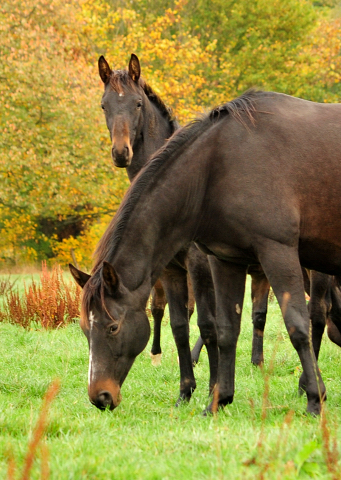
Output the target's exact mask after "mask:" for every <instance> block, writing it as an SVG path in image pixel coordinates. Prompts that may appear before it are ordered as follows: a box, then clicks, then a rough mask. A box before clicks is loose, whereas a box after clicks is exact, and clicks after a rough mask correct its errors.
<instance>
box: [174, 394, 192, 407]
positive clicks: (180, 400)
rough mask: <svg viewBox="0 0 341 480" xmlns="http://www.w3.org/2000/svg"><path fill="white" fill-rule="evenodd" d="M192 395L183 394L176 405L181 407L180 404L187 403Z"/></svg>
mask: <svg viewBox="0 0 341 480" xmlns="http://www.w3.org/2000/svg"><path fill="white" fill-rule="evenodd" d="M190 399H191V397H190V396H188V395H185V394H181V395H180V397H179V398H178V399H177V401H176V404H175V406H176V407H180V405H184V404H187V403H188V402H189V401H190Z"/></svg>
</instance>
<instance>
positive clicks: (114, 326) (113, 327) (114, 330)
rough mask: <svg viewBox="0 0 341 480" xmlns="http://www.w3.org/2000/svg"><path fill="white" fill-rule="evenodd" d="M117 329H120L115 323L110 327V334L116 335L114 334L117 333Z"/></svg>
mask: <svg viewBox="0 0 341 480" xmlns="http://www.w3.org/2000/svg"><path fill="white" fill-rule="evenodd" d="M117 329H118V325H116V324H115V323H113V324H112V325H110V327H109V332H110V333H114V332H116V330H117Z"/></svg>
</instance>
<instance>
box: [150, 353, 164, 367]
mask: <svg viewBox="0 0 341 480" xmlns="http://www.w3.org/2000/svg"><path fill="white" fill-rule="evenodd" d="M161 357H162V353H157V354H156V355H153V354H152V353H151V352H150V358H151V359H152V365H153V367H159V366H160V365H161Z"/></svg>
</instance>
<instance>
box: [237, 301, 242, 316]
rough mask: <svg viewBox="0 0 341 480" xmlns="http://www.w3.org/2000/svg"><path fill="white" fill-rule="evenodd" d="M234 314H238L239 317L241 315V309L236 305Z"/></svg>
mask: <svg viewBox="0 0 341 480" xmlns="http://www.w3.org/2000/svg"><path fill="white" fill-rule="evenodd" d="M236 312H237V313H238V315H240V313H241V308H240V306H239V304H238V303H236Z"/></svg>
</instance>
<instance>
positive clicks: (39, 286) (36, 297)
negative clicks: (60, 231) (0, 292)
mask: <svg viewBox="0 0 341 480" xmlns="http://www.w3.org/2000/svg"><path fill="white" fill-rule="evenodd" d="M80 292H81V291H80V288H79V287H78V286H77V285H75V284H74V283H73V282H71V281H70V282H66V281H65V280H64V277H63V271H62V269H61V267H60V266H59V265H55V266H54V267H53V269H52V271H49V270H48V268H47V266H46V262H44V263H43V265H42V271H41V273H40V279H39V281H38V282H36V281H35V280H33V279H32V283H31V285H30V286H29V287H27V286H26V285H25V292H24V294H23V295H20V294H19V292H18V291H16V292H14V291H10V292H9V293H8V294H7V295H6V296H5V301H4V305H3V307H2V309H1V310H0V321H4V320H6V319H7V320H8V321H9V322H10V323H12V324H17V325H21V326H23V327H24V328H28V327H30V325H31V324H32V322H36V323H38V325H39V326H41V327H43V328H59V327H61V326H64V325H66V324H67V323H69V322H70V321H72V320H73V319H74V318H77V317H79V315H80Z"/></svg>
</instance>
